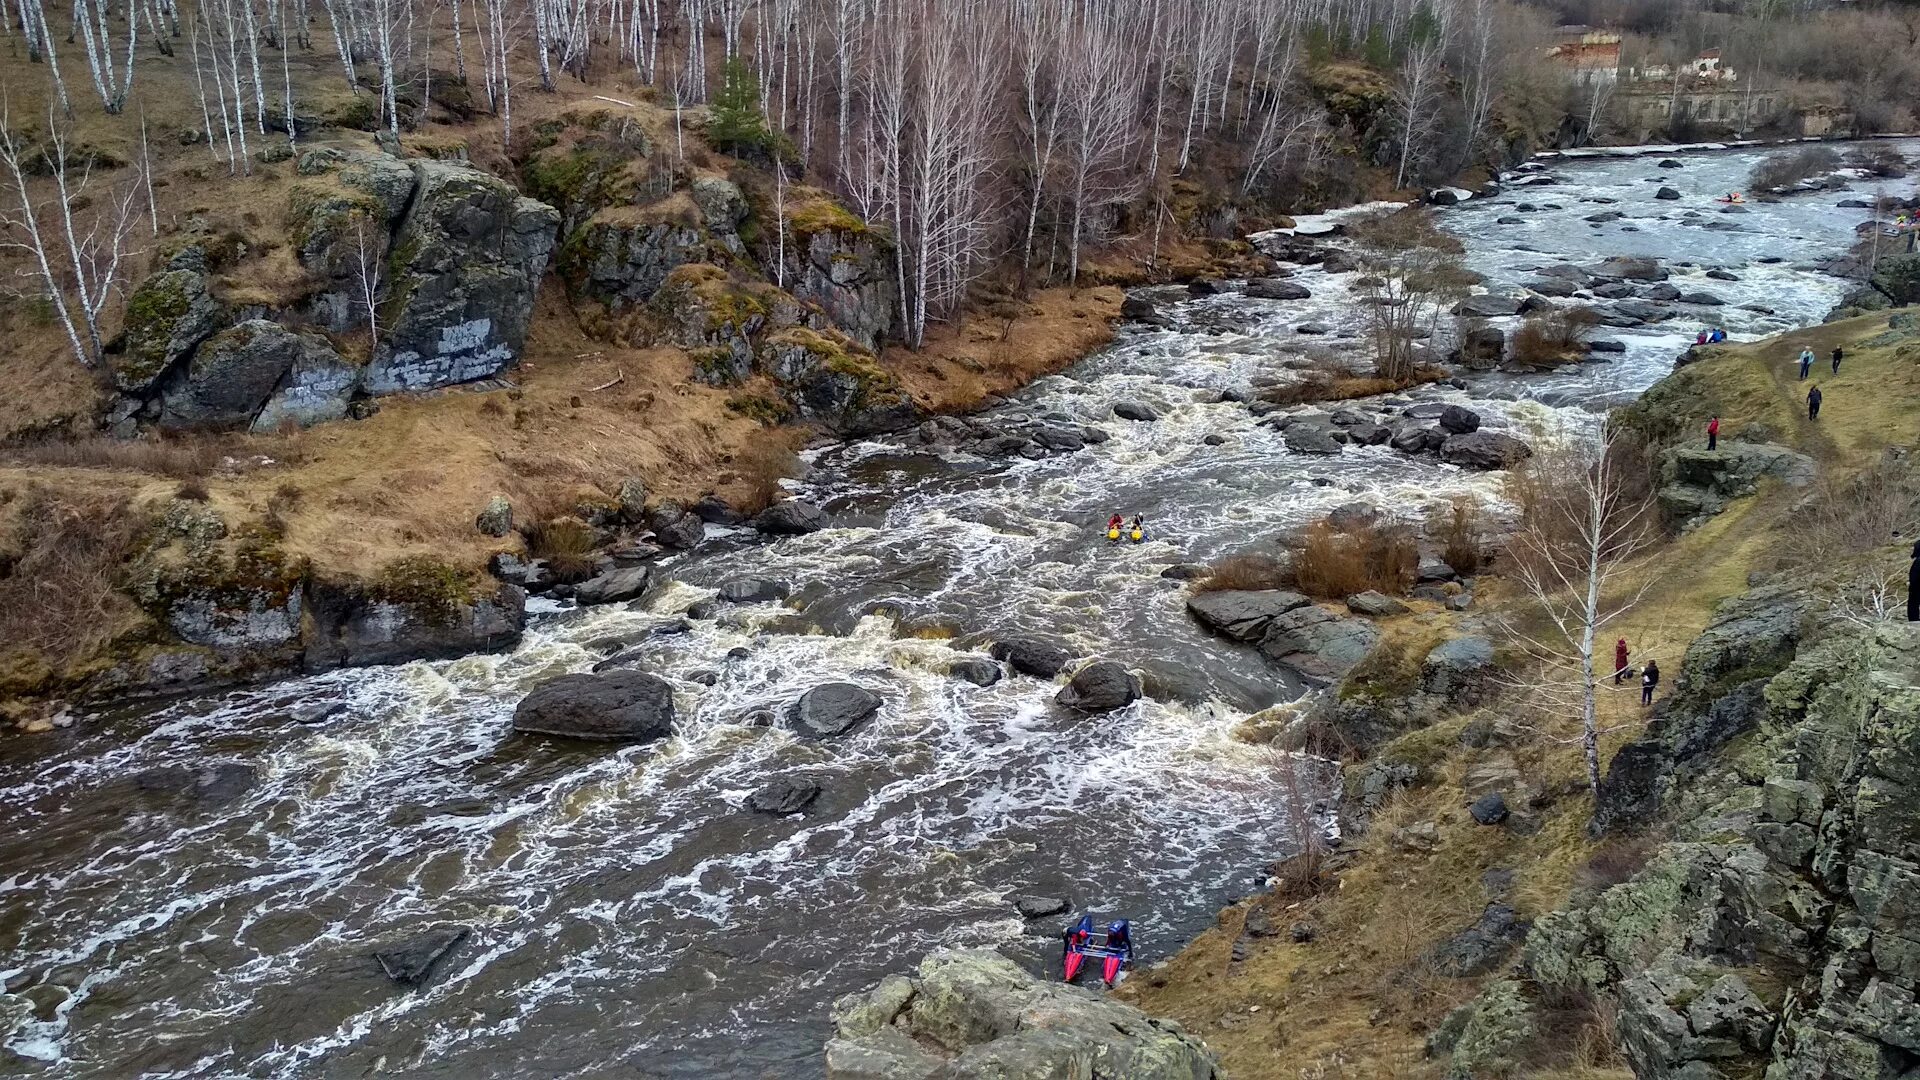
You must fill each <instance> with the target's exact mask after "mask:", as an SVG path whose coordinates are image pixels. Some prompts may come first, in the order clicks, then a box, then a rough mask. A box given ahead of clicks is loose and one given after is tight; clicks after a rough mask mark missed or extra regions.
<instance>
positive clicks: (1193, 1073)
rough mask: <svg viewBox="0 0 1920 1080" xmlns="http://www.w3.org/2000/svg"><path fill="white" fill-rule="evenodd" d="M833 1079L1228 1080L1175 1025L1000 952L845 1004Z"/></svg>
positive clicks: (960, 956) (940, 956) (927, 965)
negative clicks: (1028, 968)
mask: <svg viewBox="0 0 1920 1080" xmlns="http://www.w3.org/2000/svg"><path fill="white" fill-rule="evenodd" d="M833 1022H834V1036H833V1038H832V1039H831V1040H830V1041H829V1042H828V1043H827V1053H826V1058H827V1062H826V1067H827V1080H905V1078H908V1077H912V1078H932V1077H936V1076H937V1077H940V1078H942V1080H1013V1078H1017V1077H1032V1078H1041V1077H1046V1078H1062V1080H1065V1078H1070V1077H1082V1078H1085V1077H1092V1076H1095V1075H1098V1076H1103V1077H1104V1076H1110V1077H1114V1078H1116V1080H1118V1078H1121V1077H1125V1078H1126V1080H1223V1075H1224V1074H1222V1073H1221V1071H1220V1065H1219V1061H1218V1059H1217V1058H1216V1057H1215V1056H1214V1055H1213V1053H1212V1052H1211V1051H1209V1050H1208V1049H1207V1048H1206V1046H1205V1045H1204V1044H1202V1043H1201V1042H1200V1041H1199V1040H1197V1039H1195V1038H1193V1037H1192V1036H1190V1035H1188V1034H1187V1033H1186V1032H1185V1031H1183V1030H1182V1029H1181V1028H1180V1026H1179V1025H1177V1024H1174V1023H1172V1022H1171V1021H1166V1020H1157V1019H1154V1018H1152V1017H1149V1016H1147V1015H1146V1014H1144V1013H1142V1012H1140V1011H1139V1010H1138V1009H1135V1008H1133V1007H1132V1006H1130V1005H1126V1004H1122V1003H1121V1002H1119V1001H1115V1000H1113V999H1112V998H1108V997H1103V996H1101V995H1098V994H1094V993H1092V992H1090V991H1087V990H1082V989H1079V988H1078V987H1073V986H1066V985H1062V984H1059V983H1054V982H1049V981H1044V980H1041V979H1039V978H1036V977H1034V976H1032V975H1029V974H1027V973H1026V972H1025V971H1023V970H1021V968H1020V967H1019V966H1018V965H1016V964H1014V963H1013V962H1012V961H1011V960H1008V959H1007V958H1005V957H1003V956H1001V955H999V954H998V953H994V952H987V951H965V952H962V951H954V950H941V951H939V952H936V953H934V954H933V955H931V956H929V957H927V958H926V959H925V960H923V961H921V963H920V966H919V968H918V969H917V970H916V971H915V972H914V973H913V974H912V975H911V976H901V975H890V976H888V977H887V978H886V979H884V980H882V981H881V983H880V984H879V985H878V986H877V987H875V988H874V989H872V990H869V991H867V992H865V993H860V994H851V995H848V996H847V997H844V998H841V999H840V1000H839V1001H838V1002H836V1003H835V1004H834V1008H833Z"/></svg>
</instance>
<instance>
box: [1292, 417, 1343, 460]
mask: <svg viewBox="0 0 1920 1080" xmlns="http://www.w3.org/2000/svg"><path fill="white" fill-rule="evenodd" d="M1286 440H1287V449H1289V450H1291V451H1293V452H1294V453H1296V454H1337V453H1339V452H1340V443H1339V441H1338V440H1336V439H1335V438H1334V435H1333V429H1332V428H1329V427H1326V426H1324V425H1321V424H1289V425H1287V430H1286Z"/></svg>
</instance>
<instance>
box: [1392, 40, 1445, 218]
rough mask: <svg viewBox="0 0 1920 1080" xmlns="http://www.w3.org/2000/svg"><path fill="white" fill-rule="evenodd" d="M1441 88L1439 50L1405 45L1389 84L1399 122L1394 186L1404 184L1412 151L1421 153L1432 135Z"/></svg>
mask: <svg viewBox="0 0 1920 1080" xmlns="http://www.w3.org/2000/svg"><path fill="white" fill-rule="evenodd" d="M1441 89H1442V87H1441V70H1440V50H1439V49H1438V48H1437V47H1435V46H1433V45H1427V44H1415V45H1413V46H1411V47H1410V48H1408V49H1407V55H1406V58H1405V59H1403V60H1402V61H1401V62H1400V77H1399V79H1398V80H1396V81H1395V82H1394V84H1393V113H1394V119H1395V120H1396V121H1398V123H1399V125H1400V167H1399V170H1398V171H1397V172H1395V173H1394V180H1393V186H1394V187H1397V188H1400V187H1406V186H1407V176H1408V174H1409V171H1410V170H1411V169H1412V168H1413V167H1414V166H1416V165H1417V164H1419V161H1420V159H1419V157H1417V156H1416V154H1417V153H1424V151H1425V148H1426V146H1427V143H1428V141H1429V140H1430V139H1431V138H1432V137H1433V128H1434V118H1435V116H1436V114H1437V113H1438V111H1439V105H1440V95H1441Z"/></svg>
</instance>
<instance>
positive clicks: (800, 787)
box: [746, 776, 820, 814]
mask: <svg viewBox="0 0 1920 1080" xmlns="http://www.w3.org/2000/svg"><path fill="white" fill-rule="evenodd" d="M819 797H820V784H819V782H818V781H815V780H810V779H808V778H806V777H788V776H783V777H781V778H780V779H778V780H775V781H773V782H771V783H768V784H763V785H761V786H760V787H759V788H757V789H755V790H754V792H753V793H752V794H750V795H748V796H747V803H746V805H747V809H749V810H754V811H758V812H759V813H762V814H797V813H799V812H800V811H802V810H805V809H806V808H807V807H808V806H810V805H812V804H813V800H815V799H817V798H819Z"/></svg>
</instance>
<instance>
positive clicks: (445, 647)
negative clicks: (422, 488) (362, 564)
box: [301, 557, 527, 671]
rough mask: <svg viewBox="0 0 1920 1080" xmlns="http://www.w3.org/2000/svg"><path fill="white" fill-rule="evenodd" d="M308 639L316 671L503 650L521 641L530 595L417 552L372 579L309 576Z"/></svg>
mask: <svg viewBox="0 0 1920 1080" xmlns="http://www.w3.org/2000/svg"><path fill="white" fill-rule="evenodd" d="M306 596H307V603H306V605H305V609H306V624H305V627H304V632H303V633H302V635H301V640H302V642H303V643H304V645H305V647H306V655H305V658H304V663H305V665H306V668H307V670H308V671H328V670H331V669H333V668H337V667H366V666H370V665H374V664H404V663H407V662H409V661H413V660H444V659H451V658H453V657H456V656H465V655H468V654H470V653H478V652H498V651H499V650H502V649H509V648H512V647H513V646H514V645H517V644H519V642H520V633H521V630H522V628H523V627H525V625H526V621H527V594H526V592H525V591H524V590H522V589H520V588H519V587H517V586H514V585H508V584H504V583H502V584H499V585H498V586H497V587H495V588H494V589H493V590H492V591H490V592H489V591H486V590H485V589H484V587H483V585H482V584H481V583H477V582H473V581H470V580H468V579H467V578H466V577H465V576H463V575H462V574H461V572H460V571H458V570H455V569H453V568H451V567H447V566H444V565H441V564H438V563H435V562H434V561H432V560H430V559H425V558H420V557H413V558H407V559H400V560H397V561H396V562H394V563H392V564H389V565H388V566H387V567H386V568H384V569H383V570H381V571H380V573H379V574H377V575H375V577H374V578H373V579H372V580H371V581H368V580H363V579H359V578H350V579H345V580H339V581H336V580H329V579H326V578H319V577H315V578H312V579H309V580H308V582H307V588H306Z"/></svg>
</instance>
